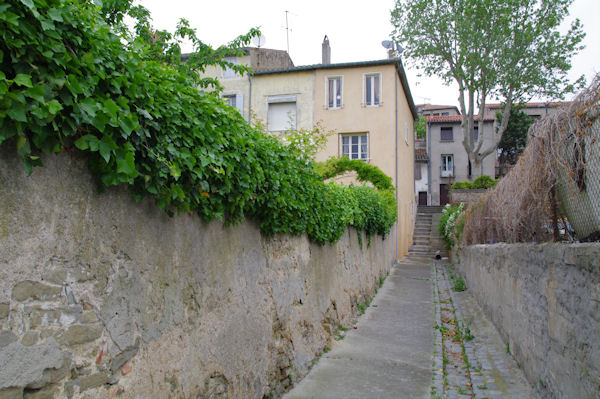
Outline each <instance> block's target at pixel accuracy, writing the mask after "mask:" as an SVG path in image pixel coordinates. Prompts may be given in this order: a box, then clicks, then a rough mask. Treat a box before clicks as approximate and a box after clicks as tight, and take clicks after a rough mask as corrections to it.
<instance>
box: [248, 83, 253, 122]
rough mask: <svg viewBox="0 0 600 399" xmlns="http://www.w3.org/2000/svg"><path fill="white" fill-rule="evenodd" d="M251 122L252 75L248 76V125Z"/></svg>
mask: <svg viewBox="0 0 600 399" xmlns="http://www.w3.org/2000/svg"><path fill="white" fill-rule="evenodd" d="M251 122H252V75H251V74H248V124H250V123H251Z"/></svg>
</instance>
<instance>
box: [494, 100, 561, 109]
mask: <svg viewBox="0 0 600 399" xmlns="http://www.w3.org/2000/svg"><path fill="white" fill-rule="evenodd" d="M569 103H570V101H549V102H545V103H522V104H520V105H523V106H525V107H527V108H544V107H546V105H547V106H549V107H559V106H561V105H563V104H569ZM485 107H486V108H492V109H496V108H502V104H498V103H493V104H486V105H485Z"/></svg>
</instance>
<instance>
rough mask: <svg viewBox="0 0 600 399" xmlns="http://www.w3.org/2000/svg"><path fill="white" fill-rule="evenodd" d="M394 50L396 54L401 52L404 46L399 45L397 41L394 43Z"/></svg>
mask: <svg viewBox="0 0 600 399" xmlns="http://www.w3.org/2000/svg"><path fill="white" fill-rule="evenodd" d="M396 51H397V52H398V54H402V52H403V51H404V48H403V47H402V46H401V45H399V44H398V43H396Z"/></svg>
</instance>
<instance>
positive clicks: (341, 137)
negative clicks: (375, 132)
mask: <svg viewBox="0 0 600 399" xmlns="http://www.w3.org/2000/svg"><path fill="white" fill-rule="evenodd" d="M345 137H348V138H349V139H350V142H349V143H348V145H349V152H348V154H344V138H345ZM352 137H358V138H359V142H358V143H357V145H358V153H357V155H358V157H357V158H353V157H352V155H353V154H354V153H353V152H352V145H353V144H352V142H351V141H352ZM362 138H364V144H365V145H366V147H367V148H366V151H365V152H364V157H361V155H362V154H363V151H362V145H363V143H362V141H363V140H361V139H362ZM338 141H339V156H340V158H341V157H344V156H347V157H348V158H349V159H356V160H360V161H365V162H369V161H370V160H371V158H369V152H370V150H371V145H370V142H369V132H360V133H340V134H339V138H338Z"/></svg>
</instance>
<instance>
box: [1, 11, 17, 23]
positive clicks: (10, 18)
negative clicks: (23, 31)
mask: <svg viewBox="0 0 600 399" xmlns="http://www.w3.org/2000/svg"><path fill="white" fill-rule="evenodd" d="M0 21H4V22H6V23H7V24H11V25H14V26H17V27H18V26H19V16H18V15H17V14H15V13H12V12H10V11H9V12H2V13H0Z"/></svg>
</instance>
